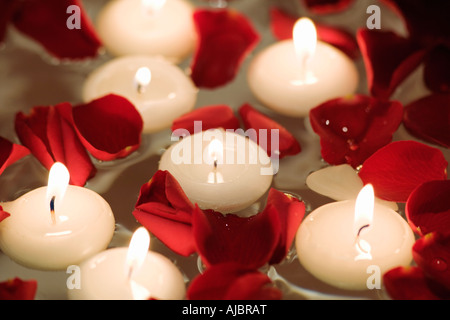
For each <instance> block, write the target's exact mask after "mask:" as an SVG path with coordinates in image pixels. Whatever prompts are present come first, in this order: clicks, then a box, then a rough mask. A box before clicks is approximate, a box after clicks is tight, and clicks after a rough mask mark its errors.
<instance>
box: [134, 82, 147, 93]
mask: <svg viewBox="0 0 450 320" xmlns="http://www.w3.org/2000/svg"><path fill="white" fill-rule="evenodd" d="M136 88H137V92H138V93H139V94H143V93H144V92H145V86H143V85H142V84H140V83H138V84H137V85H136Z"/></svg>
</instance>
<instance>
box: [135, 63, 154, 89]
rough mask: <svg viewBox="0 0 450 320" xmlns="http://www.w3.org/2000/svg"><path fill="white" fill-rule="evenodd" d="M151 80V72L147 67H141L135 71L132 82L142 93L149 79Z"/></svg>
mask: <svg viewBox="0 0 450 320" xmlns="http://www.w3.org/2000/svg"><path fill="white" fill-rule="evenodd" d="M151 80H152V73H151V71H150V69H149V68H147V67H142V68H139V69H138V71H136V75H135V76H134V82H135V85H136V88H137V91H138V92H139V93H143V92H144V91H145V89H146V88H147V86H148V85H149V83H150V81H151Z"/></svg>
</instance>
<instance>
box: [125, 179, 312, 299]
mask: <svg viewBox="0 0 450 320" xmlns="http://www.w3.org/2000/svg"><path fill="white" fill-rule="evenodd" d="M304 213H305V206H304V204H303V202H300V201H299V200H298V199H296V198H293V197H291V196H289V195H286V194H284V193H282V192H280V191H277V190H275V189H271V190H270V191H269V195H268V199H267V204H266V206H265V208H264V209H263V211H261V212H259V213H258V214H256V215H254V216H252V217H248V218H244V217H239V216H236V215H233V214H227V215H223V214H222V213H220V212H215V211H213V210H201V209H200V208H199V207H198V206H197V205H193V204H192V203H191V202H190V201H189V199H188V198H187V197H186V195H185V193H184V192H183V190H182V189H181V187H180V185H179V183H178V182H177V181H176V179H175V178H174V177H173V176H172V175H171V174H170V173H169V172H168V171H161V170H159V171H157V172H156V173H155V175H154V176H153V177H152V179H151V180H150V181H149V182H148V183H146V184H144V185H143V186H142V188H141V192H140V195H139V199H138V201H137V203H136V206H135V209H134V211H133V215H134V217H135V218H136V219H137V221H138V222H139V223H141V224H142V225H143V226H145V227H146V228H147V229H148V230H149V231H150V232H151V233H153V234H154V235H155V236H156V237H157V238H159V239H160V240H161V241H162V242H163V243H164V244H165V245H167V247H168V248H170V249H171V250H173V251H174V252H176V253H178V254H181V255H184V256H188V255H190V254H192V253H194V252H197V253H198V254H199V256H200V257H201V258H202V261H203V262H204V263H205V265H206V267H207V272H205V273H204V274H202V275H199V276H198V277H197V278H195V279H194V281H193V284H194V283H195V285H194V287H193V288H194V289H191V291H190V292H191V293H192V297H191V298H194V297H199V296H198V295H200V294H201V292H203V291H205V290H208V291H214V290H215V288H214V286H222V285H223V283H222V284H219V283H217V284H214V283H212V282H210V281H206V280H204V277H206V279H208V278H209V277H211V276H212V275H213V274H215V272H220V270H222V268H221V267H220V266H223V265H226V264H228V263H231V264H234V265H235V266H236V270H235V272H234V273H231V274H226V276H227V278H226V279H227V281H226V283H225V284H226V285H227V287H228V286H230V285H236V286H238V285H239V286H241V285H245V286H249V288H253V287H252V285H253V284H254V282H256V283H259V284H260V285H261V288H260V289H261V290H262V291H259V290H257V291H256V292H255V291H254V289H251V290H250V289H248V290H250V291H248V296H247V297H246V298H251V297H253V295H254V294H257V295H259V294H263V295H264V296H265V295H266V293H264V292H266V290H268V289H267V288H266V284H267V283H268V282H270V281H269V280H268V279H267V277H266V276H264V275H262V274H260V273H259V271H258V268H260V267H262V266H264V265H266V264H275V263H279V262H281V261H282V260H283V259H284V257H285V256H286V254H287V253H288V251H289V249H290V246H291V244H292V241H293V239H294V237H295V233H296V230H297V228H298V226H299V225H300V222H301V220H302V219H303V216H304ZM230 277H231V278H232V280H231V279H230ZM261 281H262V282H261ZM233 282H235V283H234V284H232V283H233ZM263 284H264V286H262V285H263ZM222 289H223V290H225V289H224V288H222ZM222 289H221V290H222ZM273 290H275V289H274V288H272V289H270V290H269V291H268V292H267V294H268V293H270V295H271V296H272V294H273ZM194 292H195V293H194ZM216 294H218V293H216ZM229 294H230V295H227V297H234V298H236V299H238V298H239V299H240V298H244V297H243V296H242V294H243V293H242V292H234V291H233V290H231V291H230V292H229ZM276 296H277V297H278V296H279V295H276ZM213 297H214V296H210V298H213Z"/></svg>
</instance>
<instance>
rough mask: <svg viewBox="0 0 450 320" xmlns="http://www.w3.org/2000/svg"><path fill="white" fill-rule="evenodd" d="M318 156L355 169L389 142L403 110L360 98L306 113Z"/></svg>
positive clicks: (336, 101) (396, 104)
mask: <svg viewBox="0 0 450 320" xmlns="http://www.w3.org/2000/svg"><path fill="white" fill-rule="evenodd" d="M309 116H310V121H311V126H312V128H313V130H314V132H316V133H317V134H318V135H319V136H320V145H321V154H322V157H323V159H324V160H325V161H326V162H328V163H329V164H334V165H338V164H345V163H347V164H350V165H351V166H352V167H354V168H356V167H358V166H359V165H360V164H362V163H363V162H364V161H365V160H366V159H367V158H368V157H370V156H371V155H372V154H373V153H374V152H375V151H377V150H378V149H379V148H381V147H383V146H385V145H386V144H388V143H389V142H391V140H392V135H393V134H394V132H395V131H396V130H397V128H398V126H399V125H400V123H401V121H402V116H403V107H402V105H401V104H400V103H399V102H397V101H391V102H384V101H381V100H378V99H376V98H372V97H369V96H364V95H354V96H352V97H344V98H337V99H332V100H329V101H327V102H325V103H323V104H321V105H319V106H317V107H315V108H313V109H311V111H310V114H309Z"/></svg>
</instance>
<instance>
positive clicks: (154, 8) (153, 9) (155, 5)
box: [141, 0, 166, 15]
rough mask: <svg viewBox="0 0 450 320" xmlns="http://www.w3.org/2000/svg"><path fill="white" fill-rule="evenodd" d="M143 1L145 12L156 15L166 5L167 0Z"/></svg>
mask: <svg viewBox="0 0 450 320" xmlns="http://www.w3.org/2000/svg"><path fill="white" fill-rule="evenodd" d="M141 3H142V8H143V10H144V12H145V13H147V14H149V15H154V14H156V13H158V12H159V11H160V10H161V9H162V8H163V7H164V5H165V3H166V0H141Z"/></svg>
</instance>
